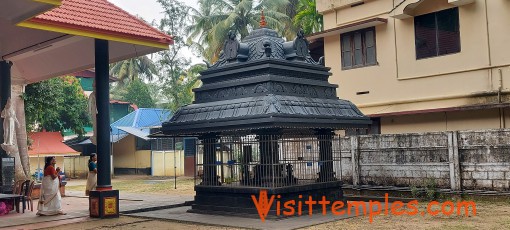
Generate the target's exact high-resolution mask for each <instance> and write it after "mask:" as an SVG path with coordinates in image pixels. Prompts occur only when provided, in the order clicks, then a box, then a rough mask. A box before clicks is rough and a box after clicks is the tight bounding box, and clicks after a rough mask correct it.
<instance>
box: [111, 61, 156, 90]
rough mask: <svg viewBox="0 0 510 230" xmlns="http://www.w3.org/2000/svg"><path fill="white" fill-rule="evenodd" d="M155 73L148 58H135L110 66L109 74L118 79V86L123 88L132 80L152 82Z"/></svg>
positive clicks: (154, 66)
mask: <svg viewBox="0 0 510 230" xmlns="http://www.w3.org/2000/svg"><path fill="white" fill-rule="evenodd" d="M157 72H158V71H157V68H156V65H155V64H154V62H153V61H152V60H151V59H150V58H149V57H148V56H140V57H135V58H131V59H127V60H124V61H120V62H116V63H113V64H112V65H110V74H111V75H113V76H114V77H117V78H118V79H119V81H118V85H119V86H124V85H125V84H127V83H128V82H129V81H133V80H134V79H146V80H149V81H152V79H153V76H154V75H156V74H157Z"/></svg>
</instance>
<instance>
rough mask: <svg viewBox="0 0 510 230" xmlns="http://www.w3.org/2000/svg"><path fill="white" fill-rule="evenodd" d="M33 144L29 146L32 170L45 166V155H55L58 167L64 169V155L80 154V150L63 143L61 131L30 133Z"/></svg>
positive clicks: (35, 170)
mask: <svg viewBox="0 0 510 230" xmlns="http://www.w3.org/2000/svg"><path fill="white" fill-rule="evenodd" d="M28 137H29V139H30V140H31V142H32V144H31V146H30V147H29V148H28V156H29V158H30V171H31V172H37V169H38V168H41V169H42V168H43V167H44V157H47V156H55V158H56V160H57V167H60V168H62V171H65V169H64V157H66V156H78V155H80V152H77V151H76V150H74V149H72V148H71V147H69V146H67V145H66V144H64V143H63V141H64V138H63V137H62V135H61V134H60V132H44V131H43V132H35V133H29V134H28Z"/></svg>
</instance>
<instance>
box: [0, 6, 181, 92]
mask: <svg viewBox="0 0 510 230" xmlns="http://www.w3.org/2000/svg"><path fill="white" fill-rule="evenodd" d="M2 4H3V6H2V9H0V31H2V34H1V35H0V57H1V58H2V60H7V61H11V62H12V63H13V66H12V77H13V79H12V81H13V83H14V84H27V83H33V82H37V81H42V80H46V79H49V78H51V77H56V76H59V75H64V74H69V73H72V72H77V71H81V70H85V69H89V68H92V67H94V39H96V38H97V39H103V40H108V41H109V47H110V48H109V62H110V63H111V62H116V61H120V60H124V59H128V58H132V57H137V56H141V55H145V54H149V53H153V52H157V51H160V50H164V49H167V48H168V46H169V45H170V44H172V38H171V36H169V35H167V34H165V33H162V32H160V31H158V30H156V29H154V28H153V27H151V26H150V25H148V24H147V23H145V22H143V21H142V20H140V19H138V18H136V17H135V16H132V15H130V14H129V13H127V12H125V11H124V10H122V9H120V8H119V7H117V6H115V5H113V4H112V3H110V2H108V1H106V0H61V1H60V0H5V1H2ZM52 8H53V9H52ZM48 9H52V10H50V11H47V10H48ZM46 11H47V12H46ZM41 13H42V14H41ZM34 15H37V16H35V17H34Z"/></svg>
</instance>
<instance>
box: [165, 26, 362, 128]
mask: <svg viewBox="0 0 510 230" xmlns="http://www.w3.org/2000/svg"><path fill="white" fill-rule="evenodd" d="M323 63H324V62H323V58H321V59H320V60H318V61H315V60H313V59H312V58H311V56H310V54H309V50H308V41H307V40H306V38H305V37H304V35H303V32H302V31H300V32H299V33H298V34H297V36H296V39H294V40H293V41H288V42H286V41H285V40H284V39H282V38H281V37H279V36H278V33H277V32H276V31H274V30H272V29H269V28H266V27H261V28H260V29H256V30H254V31H252V32H251V33H250V35H248V36H246V37H245V38H244V39H243V40H242V41H241V42H238V41H237V39H236V35H235V33H234V32H229V35H228V39H227V40H226V41H225V43H224V46H223V51H222V52H221V53H220V59H219V60H218V61H217V62H216V63H215V64H214V65H209V66H208V67H209V68H208V69H207V70H205V71H203V72H202V73H201V77H200V80H202V82H203V85H202V87H200V88H198V89H195V90H194V92H195V101H194V102H193V104H191V105H187V106H184V107H182V108H180V109H179V110H178V111H177V112H176V114H175V115H174V116H173V117H172V118H171V119H170V120H169V121H167V122H165V123H163V125H162V128H161V129H160V130H159V131H160V132H159V135H163V136H165V135H167V136H174V135H183V136H186V135H190V136H193V135H197V136H200V135H204V134H206V133H224V132H240V131H243V132H248V133H257V132H263V131H264V130H275V129H276V130H280V131H283V132H286V131H288V132H301V131H317V130H321V129H323V130H324V129H325V130H339V129H350V128H367V127H368V125H370V124H371V121H370V119H369V118H368V117H366V116H365V115H363V114H362V113H361V111H360V110H359V109H358V108H357V107H356V106H355V105H354V104H353V103H351V102H350V101H347V100H341V99H339V98H338V97H337V94H336V88H337V87H338V86H337V85H334V84H330V83H329V82H328V78H329V76H330V75H331V73H330V72H329V70H330V68H327V67H324V65H323Z"/></svg>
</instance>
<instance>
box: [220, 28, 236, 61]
mask: <svg viewBox="0 0 510 230" xmlns="http://www.w3.org/2000/svg"><path fill="white" fill-rule="evenodd" d="M239 46H240V44H239V42H238V41H237V40H236V33H235V32H234V31H233V30H231V31H229V32H228V39H227V40H226V41H225V44H224V45H223V52H224V55H225V59H227V60H233V59H236V58H237V54H238V52H239Z"/></svg>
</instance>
